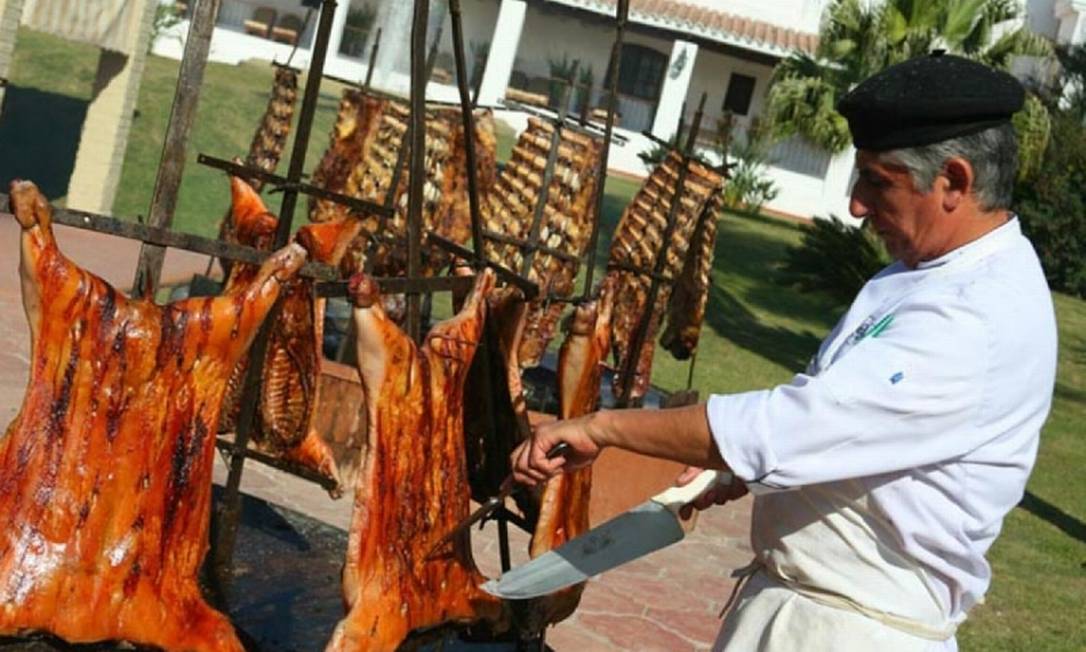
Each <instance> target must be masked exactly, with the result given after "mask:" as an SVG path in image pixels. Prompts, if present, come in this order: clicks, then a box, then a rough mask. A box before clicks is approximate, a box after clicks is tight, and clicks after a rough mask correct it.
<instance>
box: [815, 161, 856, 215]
mask: <svg viewBox="0 0 1086 652" xmlns="http://www.w3.org/2000/svg"><path fill="white" fill-rule="evenodd" d="M855 162H856V149H855V148H854V147H852V145H849V146H848V147H847V148H845V150H844V151H842V152H838V153H837V154H834V155H833V156H832V157H831V158H830V164H829V166H828V167H827V168H826V176H825V178H824V179H823V181H822V211H823V212H822V213H820V215H821V216H822V217H828V216H829V214H831V213H832V214H834V215H836V216H837V217H839V218H841V219H842V220H843V221H844V222H845V223H846V224H859V223H860V221H859V220H856V219H854V218H853V217H852V216H851V215H850V214H849V212H848V204H849V196H850V194H851V193H852V171H853V168H854V167H855Z"/></svg>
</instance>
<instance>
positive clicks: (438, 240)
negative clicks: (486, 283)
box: [426, 233, 539, 301]
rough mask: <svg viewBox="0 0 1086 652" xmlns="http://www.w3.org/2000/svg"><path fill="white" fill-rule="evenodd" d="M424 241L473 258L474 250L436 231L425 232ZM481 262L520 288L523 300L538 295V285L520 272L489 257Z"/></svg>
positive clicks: (528, 299)
mask: <svg viewBox="0 0 1086 652" xmlns="http://www.w3.org/2000/svg"><path fill="white" fill-rule="evenodd" d="M426 241H427V243H428V244H431V245H434V246H437V247H441V248H442V249H444V250H445V251H447V252H449V253H451V254H452V255H454V256H458V257H460V258H463V259H464V260H472V258H474V256H475V252H473V251H472V250H470V249H466V248H464V247H461V246H460V245H458V244H456V243H455V242H452V241H451V240H447V239H445V238H443V237H441V236H439V235H437V234H436V233H428V234H426ZM483 263H484V264H485V265H486V266H487V267H489V268H490V269H492V270H494V272H495V273H496V274H497V275H498V278H499V279H501V280H503V281H505V282H506V283H510V284H512V285H515V286H517V287H518V288H520V291H521V293H522V294H523V295H524V300H525V301H531V300H532V299H534V298H536V297H537V296H539V286H538V285H536V284H535V283H533V282H532V281H529V280H528V279H526V278H524V277H523V276H521V275H520V274H517V273H516V272H514V271H513V270H511V269H508V268H506V267H503V266H502V265H500V264H498V263H496V262H494V261H492V260H490V259H489V258H484V259H483Z"/></svg>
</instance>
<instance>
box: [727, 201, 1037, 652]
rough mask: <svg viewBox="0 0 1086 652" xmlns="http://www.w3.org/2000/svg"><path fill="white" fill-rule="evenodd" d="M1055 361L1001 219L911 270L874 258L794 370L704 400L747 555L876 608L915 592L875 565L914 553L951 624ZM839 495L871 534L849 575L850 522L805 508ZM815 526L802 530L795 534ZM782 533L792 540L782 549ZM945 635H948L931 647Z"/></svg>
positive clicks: (1030, 272)
mask: <svg viewBox="0 0 1086 652" xmlns="http://www.w3.org/2000/svg"><path fill="white" fill-rule="evenodd" d="M1055 373H1056V323H1055V316H1054V313H1053V308H1052V300H1051V294H1050V292H1049V289H1048V286H1047V284H1046V282H1045V279H1044V275H1043V273H1042V270H1041V266H1040V263H1039V261H1038V259H1037V256H1036V253H1035V252H1034V250H1033V247H1032V246H1031V245H1030V243H1029V241H1028V240H1026V238H1025V237H1024V236H1023V235H1022V233H1021V229H1020V226H1019V223H1018V220H1017V219H1016V218H1012V219H1011V220H1009V221H1008V222H1007V223H1006V224H1004V225H1002V226H1000V227H999V228H997V229H995V230H993V231H991V232H989V233H988V234H986V235H984V236H983V237H981V238H980V239H978V240H975V241H973V242H971V243H969V244H967V245H965V246H963V247H960V248H958V249H956V250H954V251H952V252H950V253H948V254H946V255H945V256H942V257H941V258H939V259H937V260H932V261H928V262H924V263H921V264H920V265H918V266H917V268H916V269H908V268H907V267H905V266H904V265H903V264H901V263H900V262H898V263H895V264H893V265H890V266H889V267H887V268H886V269H884V270H883V271H882V272H880V273H879V274H878V275H876V276H875V277H874V278H873V279H871V280H870V281H869V282H868V283H867V284H866V285H865V286H864V287H863V289H862V290H861V291H860V293H859V295H858V296H857V297H856V299H855V301H854V302H853V304H852V306H851V307H850V308H849V310H848V312H847V313H846V314H845V315H844V317H843V318H842V319H841V320H840V322H839V323H838V324H837V326H836V327H835V328H834V329H833V331H832V332H831V333H830V335H829V336H828V337H827V338H826V339H825V340H824V341H823V343H822V346H821V347H820V348H819V351H818V353H817V355H816V356H815V357H814V358H813V359H812V361H811V365H810V367H809V369H808V371H807V373H802V374H798V375H797V376H796V377H795V378H794V379H793V380H792V382H791V383H789V384H787V385H781V386H779V387H776V388H774V389H771V390H764V391H754V392H747V393H742V394H734V395H717V396H713V397H711V398H710V400H709V403H708V418H709V425H710V429H711V431H712V434H713V437H714V439H715V441H716V443H717V446H718V447H719V449H720V452H721V454H722V456H723V458H724V460H725V462H726V463H727V464H728V466H729V467H730V468H731V469H732V470H733V472H734V473H735V474H736V475H737V476H738V477H740V478H742V479H744V480H746V481H747V482H748V485H749V486H750V488H751V491H752V493H754V494H755V503H754V518H753V525H752V545H753V547H754V550H755V554H756V556H757V557H758V559H759V560H760V561H761V562H762V563H763V564H766V565H768V566H771V567H772V566H773V565H774V564H776V565H777V567H778V568H779V569H780V573H779V574H783V575H791V576H792V577H791V579H794V580H796V581H797V582H799V583H806V584H807V585H814V586H813V588H814V589H816V590H819V591H825V592H829V593H833V594H837V595H842V596H844V597H845V598H847V599H848V600H850V601H856V602H857V603H860V604H863V605H865V606H867V607H870V608H872V609H874V610H876V611H883V612H888V613H891V614H893V613H901V610H902V609H905V610H906V611H908V610H909V609H910V607H907V606H903V605H907V604H909V603H910V602H912V603H914V604H920V602H918V601H916V600H919V601H922V600H921V599H920V598H919V597H918V596H916V595H911V596H910V595H906V594H905V592H907V591H912V592H913V593H916V592H917V591H918V589H917V586H920V584H917V585H914V586H910V587H908V588H902V586H901V583H898V584H896V585H895V584H894V583H892V582H889V581H888V582H887V584H886V586H879V581H878V578H879V577H881V576H882V575H884V573H883V571H884V570H890V571H893V572H897V570H898V569H899V567H900V566H902V565H909V566H914V565H915V567H916V568H918V569H919V572H920V575H922V576H923V578H924V582H923V583H922V584H923V586H925V587H927V588H928V589H929V591H930V593H931V595H930V596H927V597H926V599H927V600H928V604H930V605H936V607H935V609H936V610H937V611H941V612H942V613H941V614H940V615H941V617H942V618H943V619H945V621H946V622H948V623H951V624H952V625H956V624H957V623H959V622H961V621H962V620H964V618H965V613H966V612H967V611H968V610H969V609H970V608H971V607H972V606H973V605H975V604H976V603H977V602H978V601H980V600H981V598H982V596H983V595H984V593H985V591H986V590H987V588H988V584H989V580H990V577H991V570H990V567H989V565H988V563H987V561H986V560H985V558H984V555H985V552H986V551H987V550H988V548H989V547H990V546H991V544H992V542H993V541H994V540H995V538H996V536H997V535H998V534H999V530H1000V526H1001V524H1002V521H1003V517H1004V516H1005V515H1006V514H1007V512H1009V511H1010V510H1011V509H1012V508H1013V507H1014V506H1015V505H1016V504H1017V503H1018V502H1019V500H1021V498H1022V494H1023V491H1024V489H1025V485H1026V480H1027V478H1028V477H1029V473H1030V470H1031V469H1032V466H1033V463H1034V460H1035V457H1036V452H1037V445H1038V438H1039V433H1040V429H1041V426H1042V424H1043V423H1044V421H1045V418H1046V417H1047V415H1048V411H1049V407H1050V405H1051V400H1052V390H1053V386H1054V382H1055ZM827 496H829V497H831V499H830V502H826V501H825V500H823V499H824V498H826V497H827ZM841 497H844V498H841ZM835 500H836V501H844V502H838V503H833V502H832V501H835ZM854 500H859V501H862V502H863V508H864V510H866V511H862V512H861V513H865V514H871V518H866V517H865V518H863V519H860V520H863V521H864V522H863V523H857V524H856V527H857V531H863V532H867V531H869V530H872V531H875V532H876V535H875V538H876V539H881V541H877V542H876V544H875V545H873V547H871V549H870V550H869V551H867V552H861V554H860V556H861V557H872V558H874V560H873V561H872V560H871V559H866V558H865V560H864V561H863V562H862V563H864V564H868V566H869V568H868V571H869V572H867V573H866V577H865V581H864V582H862V584H864V586H859V587H858V586H856V584H857V582H856V581H855V578H854V577H852V578H850V577H849V573H848V571H847V570H845V571H841V572H837V571H835V569H836V568H839V567H846V566H848V564H849V563H851V562H848V560H851V559H852V558H853V557H855V556H857V547H856V546H855V545H854V542H851V541H844V540H843V539H848V538H849V536H851V535H845V534H843V535H842V536H840V537H839V536H837V534H836V533H837V532H838V530H839V529H840V528H838V527H837V526H836V525H834V524H833V523H832V522H831V521H832V519H825V518H822V516H823V515H824V514H822V513H820V510H825V505H827V504H830V505H832V504H841V505H852V504H856V503H855V502H852V501H854ZM818 501H822V502H818ZM849 518H852V519H853V520H857V519H856V517H855V515H854V514H853V513H852V512H850V516H849ZM842 522H844V521H840V520H839V521H837V523H838V524H839V523H842ZM826 523H830V526H829V527H827V526H826ZM819 527H821V528H822V529H821V530H819V531H817V532H816V535H815V537H816V538H815V539H810V538H808V539H802V538H796V536H795V535H796V533H797V532H800V533H802V532H803V531H804V530H809V529H811V528H819ZM812 540H814V541H817V542H818V543H817V545H814V546H811V545H809V543H810V541H812ZM795 541H805V542H806V543H807V544H808V545H806V546H805V547H806V549H804V550H801V551H797V550H795V548H796V546H797V545H798V544H795ZM884 544H885V545H884ZM884 550H889V551H891V552H890V553H888V554H883V553H882V552H879V551H884ZM871 551H875V552H871ZM868 553H870V554H868ZM797 555H798V557H799V558H800V559H801V561H800V562H798V563H793V561H794V560H795V559H796V558H797ZM880 558H881V559H880ZM841 560H846V563H844V564H841V563H839V562H840V561H841ZM880 564H882V568H879V565H880ZM808 571H809V572H808ZM885 575H887V576H890V575H892V573H885ZM870 578H875V579H874V580H873V581H869V580H870ZM895 592H896V593H895ZM932 597H934V600H932ZM914 598H915V599H916V600H914ZM902 615H904V616H907V617H914V614H911V613H904V614H902ZM915 617H917V618H929V617H930V614H920V615H919V616H915ZM929 619H930V618H929ZM951 631H952V628H951ZM954 647H955V643H954V639H953V638H949V639H947V640H946V642H945V648H942V649H954ZM925 649H930V648H925ZM935 649H941V648H940V647H939V646H936V647H935Z"/></svg>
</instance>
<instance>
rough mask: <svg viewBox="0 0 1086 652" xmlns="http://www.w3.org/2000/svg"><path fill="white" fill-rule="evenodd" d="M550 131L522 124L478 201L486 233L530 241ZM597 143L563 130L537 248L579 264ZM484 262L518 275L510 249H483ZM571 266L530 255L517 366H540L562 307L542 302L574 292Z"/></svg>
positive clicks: (537, 123)
mask: <svg viewBox="0 0 1086 652" xmlns="http://www.w3.org/2000/svg"><path fill="white" fill-rule="evenodd" d="M553 134H554V127H553V126H552V125H550V124H548V123H547V122H544V121H542V120H538V119H536V118H529V120H528V128H527V129H526V130H525V131H524V132H523V133H521V135H520V137H519V138H518V139H517V144H516V146H515V147H514V148H513V153H512V156H511V157H510V159H509V162H508V163H507V164H506V166H505V168H503V170H502V173H501V174H500V175H499V177H498V180H497V185H496V186H495V189H494V191H493V192H491V193H489V196H488V199H487V201H486V202H484V206H483V208H484V209H485V210H484V211H483V217H484V219H485V221H486V226H487V228H488V229H490V230H491V231H495V232H497V233H500V234H503V235H507V236H512V237H515V238H519V239H522V240H526V239H527V238H528V237H529V235H530V230H531V226H532V220H533V218H534V212H535V206H536V204H537V203H538V198H539V195H540V194H541V191H542V185H543V176H544V171H545V169H546V165H547V156H548V154H549V153H550V146H551V137H552V136H553ZM601 152H602V143H601V141H600V140H599V139H594V138H589V137H587V136H584V135H582V134H578V133H576V132H573V131H569V130H562V133H561V138H560V140H559V145H558V159H557V161H556V162H555V166H554V176H553V178H552V180H551V184H550V189H549V191H548V194H547V205H546V207H545V208H544V211H543V222H542V225H541V227H540V230H539V238H540V242H541V243H543V244H544V245H545V246H547V247H550V248H552V249H557V250H559V251H564V252H566V253H569V254H571V255H574V256H577V257H578V258H580V257H581V256H582V255H584V252H585V248H586V247H587V246H588V241H589V239H590V237H591V235H592V224H591V219H592V210H593V207H594V205H593V201H594V200H595V195H596V183H597V179H596V174H595V172H596V168H597V167H598V162H599V157H600V153H601ZM487 256H488V257H489V258H491V259H492V260H496V261H498V262H500V263H502V264H503V265H505V266H506V267H508V268H510V269H514V270H519V269H520V268H521V264H522V262H523V255H522V254H521V251H520V249H519V248H518V247H517V246H515V245H511V244H504V243H500V242H496V241H488V242H487ZM578 266H579V265H578V263H577V262H571V261H565V260H561V259H559V258H556V257H554V256H552V255H550V254H548V253H546V252H542V251H539V252H536V254H535V257H534V258H533V259H532V268H531V271H530V272H529V273H528V276H529V278H530V279H532V280H533V281H535V282H536V283H538V284H539V288H540V290H541V293H540V297H539V298H537V299H535V300H534V301H532V303H531V304H530V306H529V314H528V317H527V324H526V326H525V333H524V337H523V339H522V340H521V343H520V345H519V346H520V351H519V355H518V357H519V360H520V365H521V366H522V367H535V366H537V365H539V363H540V360H541V359H542V357H543V353H544V352H545V351H546V350H547V345H548V343H550V341H551V339H552V338H553V337H554V335H555V333H556V332H557V329H558V320H559V318H560V317H561V314H562V305H561V304H550V303H548V302H547V301H546V298H547V295H548V294H555V295H558V296H562V297H568V296H569V295H570V294H572V293H573V286H574V281H575V279H576V277H577V269H578Z"/></svg>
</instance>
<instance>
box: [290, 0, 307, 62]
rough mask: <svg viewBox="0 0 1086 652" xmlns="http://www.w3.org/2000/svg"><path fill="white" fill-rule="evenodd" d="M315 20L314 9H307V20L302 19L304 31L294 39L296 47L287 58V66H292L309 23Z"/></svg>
mask: <svg viewBox="0 0 1086 652" xmlns="http://www.w3.org/2000/svg"><path fill="white" fill-rule="evenodd" d="M312 19H313V7H306V10H305V18H303V19H302V31H301V32H298V36H296V37H295V38H294V47H292V48H291V49H290V54H289V55H288V56H287V65H288V66H289V65H290V62H291V61H294V54H295V53H296V52H298V46H299V45H301V42H302V35H303V34H305V30H306V29H307V28H308V27H309V21H310V20H312Z"/></svg>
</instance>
